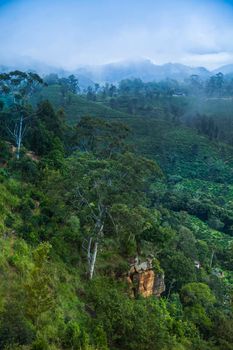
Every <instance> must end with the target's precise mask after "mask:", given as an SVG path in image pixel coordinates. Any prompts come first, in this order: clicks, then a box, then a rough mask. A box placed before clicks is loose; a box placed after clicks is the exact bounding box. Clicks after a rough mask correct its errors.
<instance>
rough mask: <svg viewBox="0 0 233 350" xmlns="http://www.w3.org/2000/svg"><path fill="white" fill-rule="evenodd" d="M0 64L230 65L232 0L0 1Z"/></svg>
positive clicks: (71, 66) (232, 57)
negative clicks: (135, 62)
mask: <svg viewBox="0 0 233 350" xmlns="http://www.w3.org/2000/svg"><path fill="white" fill-rule="evenodd" d="M0 43H1V48H0V65H1V64H8V65H10V64H17V63H22V62H24V63H25V62H30V61H31V60H34V61H39V62H43V63H46V64H48V65H53V66H57V67H62V68H65V69H75V68H77V67H78V66H80V65H99V64H105V63H110V62H118V61H122V60H128V61H130V60H138V59H144V58H146V59H150V60H151V61H153V62H154V63H155V64H163V63H167V62H173V63H174V62H179V63H183V64H186V65H190V66H205V67H207V68H209V69H214V68H217V67H220V66H222V65H225V64H231V63H232V64H233V1H220V0H0Z"/></svg>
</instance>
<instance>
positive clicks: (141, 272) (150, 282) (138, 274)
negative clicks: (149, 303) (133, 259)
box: [127, 266, 165, 298]
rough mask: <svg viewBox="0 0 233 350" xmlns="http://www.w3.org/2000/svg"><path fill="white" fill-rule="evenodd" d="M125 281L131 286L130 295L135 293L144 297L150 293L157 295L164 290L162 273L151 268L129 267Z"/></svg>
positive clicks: (133, 295) (134, 295)
mask: <svg viewBox="0 0 233 350" xmlns="http://www.w3.org/2000/svg"><path fill="white" fill-rule="evenodd" d="M143 267H144V266H143ZM127 281H128V283H129V284H130V287H131V295H132V297H136V296H137V295H141V296H143V297H145V298H147V297H149V296H151V295H155V296H157V297H159V296H160V295H161V293H163V292H164V291H165V284H164V275H163V274H156V273H155V272H154V270H153V269H152V268H147V269H146V268H143V269H138V268H137V266H136V267H134V266H133V267H131V269H130V271H129V275H128V278H127Z"/></svg>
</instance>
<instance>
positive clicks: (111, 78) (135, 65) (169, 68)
mask: <svg viewBox="0 0 233 350" xmlns="http://www.w3.org/2000/svg"><path fill="white" fill-rule="evenodd" d="M74 73H75V74H82V75H83V76H86V77H88V78H89V79H91V80H93V81H96V82H98V83H104V82H108V83H117V82H119V81H121V80H123V79H132V78H140V79H142V80H143V81H144V82H148V81H154V80H156V81H160V80H164V79H176V80H179V81H182V80H184V79H186V78H188V77H189V76H190V75H192V74H197V75H199V76H201V78H203V79H206V78H207V77H209V76H210V75H211V73H210V72H209V71H208V70H207V69H206V68H204V67H189V66H185V65H183V64H179V63H166V64H163V65H156V64H154V63H153V62H151V61H150V60H138V61H123V62H117V63H110V64H106V65H101V66H86V67H82V68H78V69H77V70H76V71H74Z"/></svg>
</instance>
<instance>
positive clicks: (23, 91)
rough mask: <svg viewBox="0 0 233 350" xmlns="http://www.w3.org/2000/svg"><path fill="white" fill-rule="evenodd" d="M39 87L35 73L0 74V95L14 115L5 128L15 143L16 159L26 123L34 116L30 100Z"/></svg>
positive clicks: (39, 83)
mask: <svg viewBox="0 0 233 350" xmlns="http://www.w3.org/2000/svg"><path fill="white" fill-rule="evenodd" d="M40 85H43V80H42V79H41V78H40V77H39V75H37V74H35V73H24V72H21V71H12V72H10V73H4V74H0V94H1V95H2V96H6V97H8V101H7V104H8V107H9V111H10V113H11V114H13V115H14V119H13V120H11V121H10V122H9V121H8V123H7V124H8V125H7V127H6V128H7V131H8V133H9V135H10V137H11V139H12V140H13V141H14V142H15V145H16V158H17V159H19V157H20V150H21V146H22V142H23V138H24V136H25V134H26V132H27V122H28V121H29V120H30V119H31V118H32V117H33V116H35V113H34V112H33V111H32V109H29V108H28V105H29V103H30V98H31V96H32V94H33V93H34V92H35V91H36V90H37V88H38V86H40Z"/></svg>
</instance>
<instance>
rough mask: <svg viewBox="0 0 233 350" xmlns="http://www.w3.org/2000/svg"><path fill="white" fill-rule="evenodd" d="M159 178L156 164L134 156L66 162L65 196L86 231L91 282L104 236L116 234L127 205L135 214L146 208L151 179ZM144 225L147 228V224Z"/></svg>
mask: <svg viewBox="0 0 233 350" xmlns="http://www.w3.org/2000/svg"><path fill="white" fill-rule="evenodd" d="M70 174H72V179H71V178H70ZM159 174H160V170H159V168H158V166H157V165H156V163H154V162H153V161H151V160H148V159H145V158H143V157H140V156H136V155H134V154H132V153H125V154H120V155H118V156H117V157H116V158H114V159H110V160H106V159H102V160H98V159H96V158H95V157H94V156H93V155H92V154H83V153H75V154H74V155H72V156H71V157H70V158H69V159H68V160H67V168H66V175H65V177H64V178H63V180H62V181H63V183H64V186H65V187H64V194H63V195H64V196H65V197H66V199H67V203H68V204H69V205H71V207H72V208H73V209H74V210H75V211H76V212H77V214H78V215H79V216H80V217H81V223H82V227H83V228H85V231H86V237H85V238H84V243H83V248H84V250H85V252H86V256H87V261H88V274H89V278H90V279H92V277H93V273H94V269H95V264H96V259H97V253H98V248H99V244H100V243H101V241H102V239H103V238H104V235H106V234H110V232H111V233H112V232H116V231H117V229H116V227H117V219H118V215H117V213H116V211H117V210H118V211H119V212H121V210H122V208H124V205H127V206H128V207H129V208H132V210H133V208H135V207H138V206H139V205H140V204H145V193H146V191H147V190H148V185H149V179H150V177H154V176H158V175H159ZM117 204H119V205H118V206H117ZM113 206H114V210H112V208H113ZM119 224H120V223H119ZM120 225H122V223H121V224H120ZM141 225H142V227H144V225H145V224H144V223H142V224H141ZM142 230H143V228H142Z"/></svg>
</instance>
